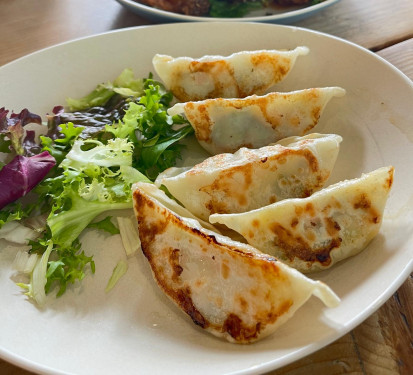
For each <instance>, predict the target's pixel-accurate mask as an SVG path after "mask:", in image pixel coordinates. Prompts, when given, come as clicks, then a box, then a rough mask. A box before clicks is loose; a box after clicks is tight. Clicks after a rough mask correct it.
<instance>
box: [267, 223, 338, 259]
mask: <svg viewBox="0 0 413 375" xmlns="http://www.w3.org/2000/svg"><path fill="white" fill-rule="evenodd" d="M270 230H271V231H272V232H273V233H274V235H275V236H274V244H275V246H278V247H279V248H281V249H282V250H283V252H284V254H285V255H286V257H287V258H288V259H290V261H292V260H293V259H294V258H299V259H302V260H304V261H306V262H316V261H318V262H320V263H322V264H323V265H325V266H327V265H329V264H330V263H331V257H330V252H331V250H333V249H335V248H336V247H340V245H341V238H339V237H337V238H332V239H331V240H330V241H329V243H328V244H327V245H326V246H323V247H321V248H314V247H312V246H311V244H310V243H309V242H307V241H306V240H305V239H304V238H303V237H301V236H295V235H294V234H293V233H292V232H291V231H289V230H288V229H286V228H284V227H283V226H282V225H280V224H278V223H272V224H271V225H270Z"/></svg>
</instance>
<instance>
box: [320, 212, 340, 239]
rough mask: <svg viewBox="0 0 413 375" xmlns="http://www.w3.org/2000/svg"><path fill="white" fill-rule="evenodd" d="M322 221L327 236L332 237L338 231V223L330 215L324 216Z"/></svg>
mask: <svg viewBox="0 0 413 375" xmlns="http://www.w3.org/2000/svg"><path fill="white" fill-rule="evenodd" d="M324 223H325V226H326V230H327V233H328V235H329V236H331V237H333V236H335V235H336V234H337V232H339V231H340V229H341V228H340V225H339V224H338V223H337V221H335V220H334V219H333V218H332V217H325V218H324Z"/></svg>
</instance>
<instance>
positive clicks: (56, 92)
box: [0, 23, 413, 375]
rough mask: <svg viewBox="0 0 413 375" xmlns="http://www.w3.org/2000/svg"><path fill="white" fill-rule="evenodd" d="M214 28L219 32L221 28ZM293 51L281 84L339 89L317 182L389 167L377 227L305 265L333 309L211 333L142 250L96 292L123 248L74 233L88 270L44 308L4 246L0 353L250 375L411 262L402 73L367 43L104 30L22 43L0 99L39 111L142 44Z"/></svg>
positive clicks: (348, 318)
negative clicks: (323, 171)
mask: <svg viewBox="0 0 413 375" xmlns="http://www.w3.org/2000/svg"><path fill="white" fill-rule="evenodd" d="M223 36H225V37H223ZM298 45H306V46H308V47H309V48H310V50H311V52H310V54H309V55H307V56H301V57H299V58H298V60H297V63H296V66H295V68H294V69H293V71H292V72H291V74H290V75H289V76H288V77H287V79H286V80H285V81H284V82H283V83H282V84H281V85H280V86H279V87H278V89H279V90H280V91H283V90H295V89H302V88H306V87H314V86H335V85H338V86H342V87H344V88H345V89H346V90H347V95H346V96H345V97H344V98H335V99H333V100H332V101H331V102H330V103H329V105H328V106H327V108H326V111H325V112H324V115H323V117H322V120H321V122H320V124H319V125H318V126H317V128H316V129H315V130H316V131H318V132H322V133H338V134H340V135H341V136H342V137H343V138H344V141H343V143H342V146H341V150H340V154H339V158H338V161H337V164H336V166H335V170H334V173H333V176H332V177H331V180H330V182H331V183H333V182H336V181H338V180H342V179H345V178H354V177H358V176H360V174H361V173H362V172H368V171H371V170H373V169H375V168H378V167H381V166H385V165H389V164H392V165H394V166H395V168H396V173H395V181H394V185H393V189H392V191H391V194H390V198H389V201H388V203H387V207H386V210H385V216H384V221H383V225H382V228H381V231H380V234H379V235H378V236H377V237H376V238H375V239H374V240H373V242H372V243H371V244H370V246H369V247H368V248H367V249H366V250H365V251H364V252H362V253H361V254H359V255H357V256H356V257H354V258H351V259H348V260H346V261H344V262H342V263H340V264H338V265H337V266H336V267H334V268H333V269H331V270H328V271H324V272H322V273H318V274H315V275H313V277H314V278H317V279H320V280H323V281H324V282H326V283H327V284H329V285H330V286H331V287H332V288H333V289H334V290H335V292H336V293H337V294H338V295H339V296H340V297H341V299H342V302H341V304H340V306H339V307H337V308H335V309H328V308H326V307H324V306H323V305H322V303H321V302H320V301H318V300H317V298H311V299H310V300H309V301H308V302H307V303H306V304H305V305H304V306H303V307H302V308H301V309H300V310H299V311H298V312H297V314H296V315H295V316H294V317H293V318H292V319H291V320H290V321H288V322H287V323H286V324H285V325H283V326H282V327H281V328H280V329H279V330H278V331H277V332H276V333H275V334H273V335H272V336H270V337H268V338H266V339H264V340H262V341H260V342H257V343H255V344H252V345H247V346H240V345H235V344H229V343H227V342H224V341H221V340H219V339H217V338H215V337H212V336H210V335H209V334H207V333H205V332H203V331H202V330H201V329H200V328H198V327H197V326H195V325H194V324H192V323H191V322H190V321H189V319H187V317H186V316H184V315H183V314H182V313H181V312H180V311H178V310H177V308H175V307H174V306H173V305H172V304H171V303H170V302H169V300H167V298H166V297H165V296H164V295H163V294H162V293H161V292H160V291H159V290H158V287H157V286H156V285H155V283H154V281H153V279H152V276H151V273H150V271H149V266H148V264H147V262H146V260H145V259H144V257H143V256H142V255H141V254H138V255H137V256H136V257H135V258H133V259H131V260H130V261H129V263H130V267H129V270H128V272H127V274H126V275H125V276H124V277H123V278H122V279H121V280H120V282H119V283H118V284H117V285H116V287H115V288H114V289H113V290H112V291H111V292H110V293H108V294H105V292H104V288H105V285H106V283H107V281H108V279H109V277H110V275H111V273H112V269H113V267H114V266H115V264H116V263H117V262H118V260H119V259H121V258H122V257H124V254H123V250H122V249H121V247H120V241H119V237H118V236H114V237H107V236H104V235H102V234H99V235H98V234H96V233H95V232H93V231H91V232H88V233H87V234H86V235H84V236H83V246H84V249H85V250H86V251H87V253H94V254H95V260H96V268H97V270H96V274H95V275H94V276H88V277H87V278H86V279H85V280H84V283H83V284H82V286H81V287H76V288H70V289H69V291H68V292H67V293H66V294H65V295H64V296H63V297H61V298H59V299H54V298H53V297H52V298H49V303H48V305H47V307H46V309H44V310H39V309H38V308H36V307H35V306H34V305H32V304H31V303H29V302H28V301H27V300H26V298H25V296H24V295H22V294H21V292H20V290H19V288H18V287H17V286H16V285H15V284H14V282H13V271H12V270H11V263H12V261H13V259H14V256H15V253H16V248H15V247H14V246H12V245H5V244H4V243H3V244H2V245H1V251H0V295H1V298H2V301H1V306H2V308H1V309H0V355H1V356H2V357H3V358H4V359H6V360H8V361H11V362H13V363H16V364H18V365H19V366H22V367H24V368H28V369H31V370H34V371H38V372H41V373H72V374H79V375H80V374H87V375H89V374H99V375H105V374H110V375H112V374H133V373H137V372H138V373H150V374H165V373H171V372H172V373H177V374H181V375H184V374H188V375H189V374H191V375H192V374H224V373H225V374H252V373H262V372H265V371H268V370H271V369H275V368H278V367H280V366H283V365H286V364H288V363H290V362H292V361H294V360H297V359H299V358H301V357H303V356H305V355H308V354H310V353H312V352H314V351H315V350H317V349H319V348H321V347H323V346H324V345H327V344H328V343H330V342H332V341H333V340H335V339H337V338H339V337H340V336H342V335H344V334H345V333H346V332H348V331H349V330H351V329H352V328H353V327H355V326H356V325H358V324H359V323H361V322H362V321H363V320H364V319H365V318H367V317H368V316H369V315H370V314H372V313H373V312H374V311H375V310H376V309H377V308H378V307H379V306H380V305H381V304H383V303H384V302H385V301H386V300H387V299H388V298H390V296H391V295H392V293H393V292H394V291H395V290H396V289H397V288H398V287H399V286H400V285H401V284H402V283H403V281H404V280H405V279H406V278H407V276H408V275H409V273H410V272H411V271H412V270H413V261H412V258H413V192H412V189H411V187H412V186H413V174H412V173H411V171H412V167H413V165H412V161H413V145H412V141H413V127H412V117H413V115H412V104H413V84H412V82H411V81H410V80H409V79H408V78H407V77H406V76H404V75H403V74H402V73H400V72H399V71H398V70H396V69H395V68H394V67H393V66H391V65H390V64H388V63H387V62H385V61H384V60H383V59H381V58H379V57H377V56H376V55H374V54H373V53H370V52H368V51H367V50H365V49H363V48H360V47H358V46H356V45H354V44H351V43H349V42H345V41H343V40H340V39H337V38H334V37H331V36H327V35H324V34H320V33H316V32H312V31H308V30H303V29H298V28H293V27H286V26H277V25H269V24H248V23H217V24H215V25H214V27H213V28H211V27H210V24H208V23H194V24H189V23H184V24H171V25H161V26H150V27H142V28H133V29H127V30H121V31H115V32H111V33H107V34H102V35H98V36H94V37H91V38H85V39H80V40H77V41H74V42H70V43H65V44H61V45H58V46H56V47H52V48H48V49H46V50H43V51H40V52H38V53H34V54H32V55H29V56H27V57H24V58H22V59H19V60H17V61H15V62H12V63H10V64H8V65H5V66H4V67H2V68H0V82H2V86H1V90H0V105H1V106H5V107H6V108H9V109H14V110H15V111H19V110H20V109H21V108H24V107H27V108H29V109H30V110H31V111H33V112H36V113H41V114H45V113H46V112H48V111H50V110H51V108H52V107H53V106H54V105H56V104H62V103H64V99H65V98H66V97H67V96H71V97H79V96H81V95H84V94H86V93H87V92H88V91H89V90H91V89H93V88H94V87H95V85H96V84H97V83H99V82H103V81H107V80H111V79H114V78H115V77H116V76H117V75H118V74H119V73H120V72H121V70H122V69H123V68H125V67H131V68H133V69H134V71H135V72H136V74H137V76H140V77H146V76H147V74H148V73H149V72H150V71H152V70H153V69H152V66H151V60H152V57H153V55H154V54H155V53H164V54H171V55H174V56H182V55H189V56H192V57H199V56H201V55H204V54H224V55H225V54H229V53H232V52H236V51H240V50H254V49H264V48H268V49H269V48H287V49H290V48H294V47H296V46H298Z"/></svg>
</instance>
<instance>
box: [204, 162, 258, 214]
mask: <svg viewBox="0 0 413 375" xmlns="http://www.w3.org/2000/svg"><path fill="white" fill-rule="evenodd" d="M253 168H254V166H253V164H252V163H249V164H246V165H243V166H237V167H234V168H231V169H228V170H224V171H222V172H221V173H220V174H219V176H218V177H217V178H216V179H215V180H214V182H213V183H212V184H210V185H207V186H204V187H202V188H201V189H200V191H203V192H204V193H207V194H208V195H209V196H210V199H209V201H208V202H207V203H206V208H207V209H208V211H209V212H210V213H219V214H225V213H229V209H230V206H228V201H229V202H230V201H233V200H236V201H237V203H238V205H239V206H240V207H246V206H247V205H248V199H247V195H246V194H247V191H248V190H249V189H250V186H251V184H252V182H253V178H252V173H253ZM217 192H219V194H217Z"/></svg>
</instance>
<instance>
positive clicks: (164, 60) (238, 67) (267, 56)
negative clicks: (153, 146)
mask: <svg viewBox="0 0 413 375" xmlns="http://www.w3.org/2000/svg"><path fill="white" fill-rule="evenodd" d="M308 52H309V49H308V48H307V47H297V48H295V49H294V50H291V51H277V50H260V51H243V52H238V53H234V54H232V55H230V56H204V57H201V58H199V59H193V58H190V57H177V58H174V57H171V56H167V55H159V54H157V55H155V56H154V58H153V60H152V63H153V66H154V68H155V71H156V73H157V74H158V75H159V77H160V78H161V79H162V81H163V82H164V84H165V86H166V87H167V89H168V90H170V91H172V93H173V94H174V96H175V97H176V98H177V99H178V100H180V101H183V102H187V101H192V100H204V99H208V98H243V97H246V96H249V95H252V94H258V95H261V94H264V93H265V92H266V91H267V90H268V89H269V88H270V87H272V86H274V85H275V84H276V83H278V82H280V81H281V80H283V79H284V78H285V77H286V76H287V74H288V73H289V72H290V70H291V69H292V67H293V66H294V64H295V61H296V59H297V57H298V56H299V55H306V54H308Z"/></svg>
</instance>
